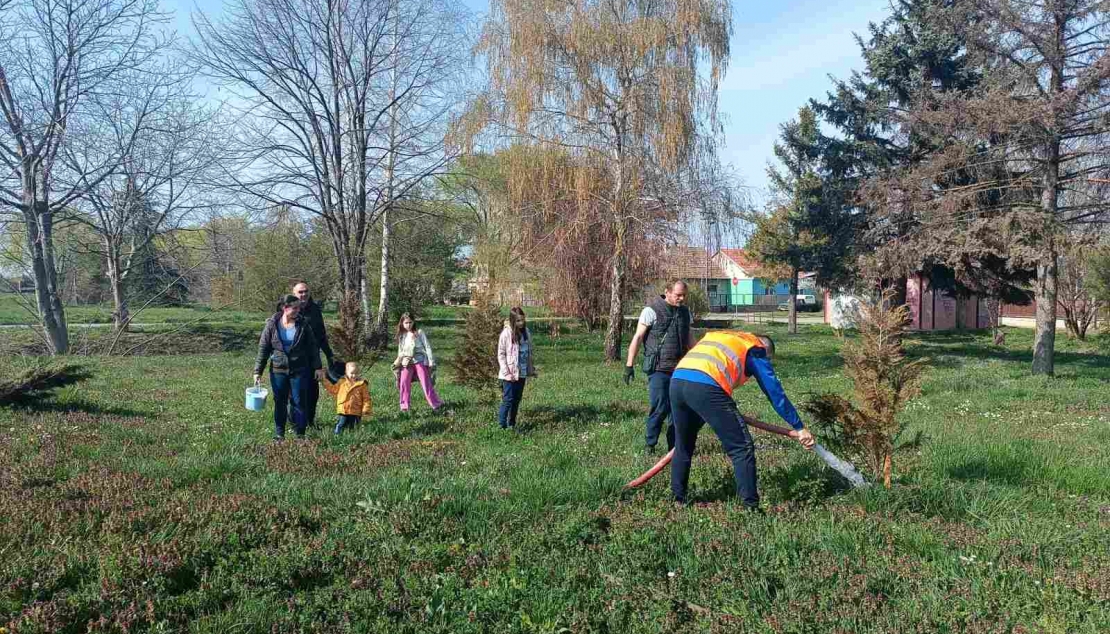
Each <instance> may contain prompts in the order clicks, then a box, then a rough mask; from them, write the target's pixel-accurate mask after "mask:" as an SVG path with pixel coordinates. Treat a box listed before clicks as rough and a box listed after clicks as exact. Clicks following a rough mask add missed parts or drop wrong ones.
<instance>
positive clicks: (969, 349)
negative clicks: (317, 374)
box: [906, 333, 1110, 376]
mask: <svg viewBox="0 0 1110 634" xmlns="http://www.w3.org/2000/svg"><path fill="white" fill-rule="evenodd" d="M913 340H916V341H917V343H918V344H920V345H917V346H913V347H910V348H909V349H908V350H907V354H906V356H907V357H909V358H911V359H914V358H921V357H927V358H929V365H930V366H932V367H935V368H949V369H958V368H961V367H963V365H964V363H965V361H966V360H976V361H1005V362H1012V363H1018V364H1024V365H1028V364H1032V363H1033V351H1032V350H1027V349H1013V348H1008V347H1001V346H995V345H994V344H992V343H991V342H990V341H989V340H988V339H987V338H986V336H985V335H976V334H970V333H968V334H959V333H915V334H914V336H913ZM951 344H959V345H951ZM1054 358H1055V362H1056V365H1057V366H1059V367H1060V368H1066V367H1067V366H1073V367H1079V368H1083V369H1087V370H1099V371H1102V372H1104V373H1106V374H1107V375H1108V376H1110V355H1106V354H1092V353H1080V352H1068V351H1063V350H1057V351H1056V353H1055V355H1054Z"/></svg>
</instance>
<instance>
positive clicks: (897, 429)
mask: <svg viewBox="0 0 1110 634" xmlns="http://www.w3.org/2000/svg"><path fill="white" fill-rule="evenodd" d="M908 323H909V310H908V309H907V308H906V306H905V305H898V306H895V305H894V293H893V291H887V292H884V293H883V294H882V296H881V297H880V298H879V299H878V300H877V301H871V302H864V303H862V304H861V306H860V319H859V339H858V340H845V342H844V345H843V346H842V348H841V352H840V354H841V356H842V357H843V358H844V363H845V365H846V367H847V370H846V371H847V373H848V376H849V377H850V378H851V379H852V382H853V384H854V389H855V403H852V402H851V401H849V400H847V399H844V398H842V397H840V396H839V395H836V394H830V393H825V394H818V395H816V396H814V397H813V398H812V399H810V401H809V403H808V404H807V405H806V406H805V410H806V411H807V412H808V413H809V414H810V416H812V417H813V422H814V423H815V425H814V426H815V428H816V430H817V432H818V435H819V436H820V437H821V442H822V443H823V444H825V445H827V446H829V447H830V448H832V449H834V450H836V451H843V452H844V453H846V454H848V455H851V456H853V457H856V458H861V459H862V460H863V461H864V462H866V463H867V465H868V466H869V467H870V468H871V471H872V473H874V477H875V479H876V480H878V479H879V478H880V477H881V478H882V480H883V486H885V487H886V488H888V489H889V488H890V472H891V462H892V457H893V454H894V452H895V451H896V449H900V448H901V446H899V445H898V438H899V436H900V435H901V433H902V431H903V427H904V425H903V423H902V422H901V421H900V420H899V418H898V414H899V412H901V410H902V409H903V408H904V407H905V405H906V403H907V402H908V401H909V400H910V399H912V398H913V397H915V396H917V395H918V394H919V393H920V391H921V390H920V385H921V373H922V372H923V371H924V369H925V362H926V360H925V359H917V360H915V361H907V360H906V358H905V354H904V353H903V350H902V335H903V332H904V331H905V328H906V325H907V324H908ZM903 446H904V445H903Z"/></svg>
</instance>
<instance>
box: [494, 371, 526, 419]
mask: <svg viewBox="0 0 1110 634" xmlns="http://www.w3.org/2000/svg"><path fill="white" fill-rule="evenodd" d="M525 381H527V379H520V380H519V381H504V380H503V381H501V409H500V411H498V412H497V422H498V423H500V424H501V429H508V428H509V427H516V413H517V410H519V409H520V399H521V398H522V397H523V396H524V382H525Z"/></svg>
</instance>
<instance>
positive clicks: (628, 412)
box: [517, 403, 643, 433]
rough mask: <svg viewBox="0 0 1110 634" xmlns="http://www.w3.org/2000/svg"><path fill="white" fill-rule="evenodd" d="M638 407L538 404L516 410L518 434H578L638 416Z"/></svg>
mask: <svg viewBox="0 0 1110 634" xmlns="http://www.w3.org/2000/svg"><path fill="white" fill-rule="evenodd" d="M642 415H643V411H641V410H640V409H638V408H635V407H632V406H629V405H624V404H618V403H613V404H610V405H608V406H606V407H597V406H595V405H555V406H552V405H539V406H535V407H525V408H522V409H521V411H520V415H519V418H520V422H519V423H518V424H517V429H518V431H521V432H524V433H527V432H531V431H533V430H538V429H564V430H568V431H574V432H581V431H586V430H588V429H591V428H593V427H596V426H597V424H598V423H599V422H618V421H619V420H621V419H625V418H628V417H639V416H642Z"/></svg>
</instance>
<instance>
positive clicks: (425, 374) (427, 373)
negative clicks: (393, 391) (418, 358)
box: [400, 363, 443, 412]
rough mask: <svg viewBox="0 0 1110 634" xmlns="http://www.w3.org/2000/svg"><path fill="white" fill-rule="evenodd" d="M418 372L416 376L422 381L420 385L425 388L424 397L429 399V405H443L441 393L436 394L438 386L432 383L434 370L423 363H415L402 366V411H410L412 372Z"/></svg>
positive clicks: (437, 407)
mask: <svg viewBox="0 0 1110 634" xmlns="http://www.w3.org/2000/svg"><path fill="white" fill-rule="evenodd" d="M413 372H416V378H417V380H418V381H420V387H421V388H422V389H423V390H424V398H425V400H427V401H428V405H431V406H432V409H439V408H440V406H441V405H443V401H442V400H440V398H439V394H436V388H435V386H434V385H432V372H431V370H429V369H428V367H427V366H426V365H424V364H423V363H414V364H411V365H409V366H408V367H404V368H401V385H400V392H401V411H402V412H407V411H409V395H410V394H411V392H412V373H413Z"/></svg>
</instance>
